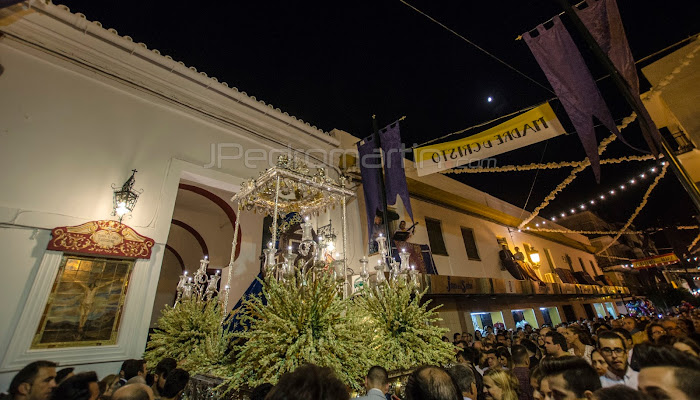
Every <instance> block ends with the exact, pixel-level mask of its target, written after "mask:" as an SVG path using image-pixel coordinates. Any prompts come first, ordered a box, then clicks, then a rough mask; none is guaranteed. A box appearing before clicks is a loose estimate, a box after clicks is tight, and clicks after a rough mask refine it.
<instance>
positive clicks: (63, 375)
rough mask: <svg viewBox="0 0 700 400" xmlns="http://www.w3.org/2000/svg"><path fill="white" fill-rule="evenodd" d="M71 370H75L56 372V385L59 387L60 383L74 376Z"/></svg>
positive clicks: (70, 368) (64, 369) (65, 369)
mask: <svg viewBox="0 0 700 400" xmlns="http://www.w3.org/2000/svg"><path fill="white" fill-rule="evenodd" d="M73 370H75V368H72V367H69V368H61V369H59V370H58V371H57V372H56V384H57V385H60V384H61V382H63V381H65V380H66V379H68V378H70V377H71V376H74V375H75V374H74V373H73Z"/></svg>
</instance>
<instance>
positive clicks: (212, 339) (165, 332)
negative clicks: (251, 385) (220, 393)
mask: <svg viewBox="0 0 700 400" xmlns="http://www.w3.org/2000/svg"><path fill="white" fill-rule="evenodd" d="M232 337H233V334H232V333H230V332H228V331H227V330H225V329H224V326H222V315H221V307H220V306H219V302H218V298H216V297H214V298H213V299H211V300H209V301H199V300H195V299H185V300H183V301H181V302H180V303H179V304H177V305H176V306H174V307H167V308H166V309H165V310H163V314H162V316H161V317H160V319H158V327H157V328H156V330H155V332H154V333H153V334H152V335H151V338H150V340H149V342H148V345H147V346H146V354H145V356H144V357H145V359H146V362H147V363H148V366H149V368H154V367H155V366H156V364H158V362H159V361H160V360H161V359H162V358H164V357H172V358H174V359H175V360H177V361H178V362H182V366H183V368H185V369H187V370H189V371H190V372H193V373H213V374H229V373H230V372H229V369H230V365H231V363H232V362H233V360H232V359H231V354H232V352H231V348H230V347H231V339H232Z"/></svg>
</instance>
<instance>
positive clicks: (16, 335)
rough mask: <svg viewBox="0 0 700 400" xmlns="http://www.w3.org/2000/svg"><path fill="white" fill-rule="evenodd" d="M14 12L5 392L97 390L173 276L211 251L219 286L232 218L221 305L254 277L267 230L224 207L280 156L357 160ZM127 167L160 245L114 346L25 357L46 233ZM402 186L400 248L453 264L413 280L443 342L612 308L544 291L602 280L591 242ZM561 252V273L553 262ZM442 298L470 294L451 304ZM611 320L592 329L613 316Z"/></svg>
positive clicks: (576, 290)
mask: <svg viewBox="0 0 700 400" xmlns="http://www.w3.org/2000/svg"><path fill="white" fill-rule="evenodd" d="M24 7H25V6H24V5H16V6H12V7H9V8H5V9H2V10H0V65H1V67H2V68H1V69H0V71H1V72H0V171H2V180H1V182H2V187H3V191H2V192H1V193H0V254H2V255H3V264H2V267H1V269H0V271H1V273H2V276H3V279H0V293H1V294H2V300H3V306H2V307H1V308H0V320H2V321H3V326H4V327H5V329H2V330H0V388H5V387H7V386H8V385H9V382H10V380H11V378H12V376H13V375H14V374H15V373H16V371H18V370H19V369H20V368H21V367H22V366H24V365H26V364H27V363H28V362H31V361H34V360H37V359H48V360H53V361H57V362H59V363H60V364H61V365H62V366H68V365H70V366H76V367H77V371H78V372H79V371H84V370H95V371H97V372H98V374H99V375H100V376H104V375H106V374H109V373H116V372H117V371H118V370H119V366H120V364H121V362H122V361H123V360H125V359H128V358H140V357H141V356H142V353H143V350H144V348H145V344H146V341H147V335H148V330H149V328H152V327H153V326H154V324H155V321H156V320H157V317H158V316H159V314H160V310H161V309H162V307H163V306H164V305H165V304H172V302H173V300H174V292H175V286H176V285H177V282H178V276H179V275H181V274H182V272H183V270H184V269H190V270H193V269H195V268H196V267H197V266H198V263H199V260H200V259H201V258H202V257H203V256H204V255H207V256H209V260H210V268H212V269H218V270H221V271H222V275H223V277H222V282H226V281H229V280H228V274H229V271H228V268H226V266H227V265H228V264H229V259H230V254H231V239H232V237H233V221H234V220H235V219H236V218H238V219H240V220H239V222H240V226H241V232H240V237H239V241H240V242H241V246H240V253H239V254H240V255H239V256H238V258H237V259H236V262H235V264H234V271H233V275H232V277H231V279H230V282H231V288H230V291H229V308H230V307H232V306H233V304H235V303H236V301H237V300H238V299H239V298H240V297H241V295H242V293H243V292H244V291H245V290H246V289H247V288H248V286H249V285H250V283H251V282H252V281H253V279H254V277H255V276H256V275H257V273H258V271H259V265H260V260H259V256H260V254H261V252H262V248H261V238H262V235H263V232H262V231H263V228H262V226H263V216H261V215H258V214H254V213H248V212H242V213H237V212H236V211H235V205H233V204H230V201H229V199H230V197H231V195H232V194H234V193H236V192H237V190H238V188H239V185H240V184H241V183H242V182H243V180H245V179H248V178H250V177H255V176H257V175H258V174H259V173H260V172H262V171H264V170H265V169H266V168H268V167H269V166H270V165H272V164H274V162H275V160H276V157H277V156H278V155H279V154H281V153H291V152H294V153H297V154H299V155H301V156H302V157H303V158H307V159H308V160H309V162H314V163H318V164H319V165H324V164H323V163H324V162H326V163H327V165H326V167H327V168H328V170H329V173H334V172H333V170H334V165H337V163H336V162H335V160H337V157H338V154H339V153H341V152H342V150H343V149H350V148H352V147H353V146H354V143H353V138H352V137H351V136H350V135H348V134H346V133H344V132H339V131H333V132H331V133H326V132H323V131H321V130H319V129H317V128H315V127H313V126H311V125H309V124H308V123H304V122H303V121H301V120H298V119H296V118H294V117H292V116H289V115H287V114H286V113H284V112H283V111H281V110H279V109H276V108H274V107H272V106H269V105H266V104H265V103H264V102H261V101H257V100H256V99H255V98H254V97H250V96H248V95H246V94H245V92H240V91H238V90H237V89H235V88H229V87H228V85H226V84H224V83H221V82H218V81H217V80H216V79H215V78H212V77H208V76H206V74H204V73H200V72H197V71H196V70H195V69H194V68H188V67H187V66H186V65H184V64H183V63H179V62H177V61H174V60H172V59H171V58H170V57H167V56H164V55H161V54H160V53H159V52H158V51H157V50H149V49H148V48H147V47H146V46H145V45H143V44H140V43H134V42H133V41H132V40H131V38H129V37H126V36H124V37H123V36H120V35H119V34H118V33H117V32H116V31H114V30H107V29H105V28H103V27H102V26H101V25H100V24H99V23H97V22H91V21H89V20H87V19H86V18H85V17H84V16H82V15H81V14H75V13H72V12H70V11H69V10H68V9H67V8H65V7H63V6H56V5H54V4H51V3H49V4H46V3H43V2H33V3H32V5H31V8H30V9H26V8H24ZM133 169H135V170H138V172H137V173H136V175H135V179H136V183H135V188H136V189H143V193H142V194H141V195H140V197H139V199H138V202H137V204H136V206H135V208H134V210H133V212H131V213H130V214H129V215H128V217H127V218H126V219H124V220H123V223H124V224H126V225H128V226H129V227H131V228H132V229H133V230H134V231H135V232H136V233H138V234H139V235H142V236H144V237H147V238H150V239H152V240H153V243H154V244H153V246H152V248H151V254H150V258H141V259H136V260H135V263H134V266H133V271H132V272H131V277H130V280H129V285H128V288H127V292H126V295H125V301H124V304H123V311H122V314H121V322H120V325H119V329H118V336H117V337H116V340H115V343H113V344H110V345H104V346H80V347H69V346H64V347H53V348H32V338H33V337H34V335H35V333H36V332H37V329H38V327H39V326H40V324H41V323H42V321H41V319H42V314H43V312H44V309H45V307H46V304H47V301H49V295H50V293H51V291H52V287H53V285H54V282H55V279H56V276H57V273H58V271H59V268H60V265H61V262H62V259H63V258H64V256H65V255H66V252H65V251H58V250H49V249H48V248H49V246H50V242H51V240H52V236H51V231H52V229H54V228H56V227H74V226H81V225H83V224H88V223H91V222H94V221H105V220H114V219H115V217H114V216H113V215H112V212H113V198H112V196H113V190H112V187H111V186H112V185H113V184H114V185H117V186H120V185H121V184H122V183H123V182H124V181H125V180H126V179H127V178H128V177H129V176H130V175H131V170H133ZM336 176H337V174H336ZM407 176H408V180H409V189H410V191H411V194H412V202H413V210H414V212H415V215H414V216H415V218H416V221H419V222H420V224H419V225H418V227H417V229H416V233H415V235H414V237H413V238H412V239H411V241H413V242H416V243H426V244H428V243H429V242H430V240H429V238H428V233H427V230H426V228H425V219H426V218H428V219H432V220H434V221H440V222H441V227H442V232H441V235H442V238H443V239H444V243H445V248H446V254H447V255H437V254H436V255H434V260H435V264H436V267H437V272H438V274H439V277H432V278H430V277H428V278H425V282H427V283H429V282H432V286H431V296H433V297H434V298H435V299H437V301H440V302H442V303H443V304H444V307H443V309H442V311H441V314H442V316H443V318H444V321H443V323H444V324H445V326H446V327H448V328H449V329H450V330H451V331H455V332H457V331H459V332H461V331H465V330H468V331H473V330H474V329H475V326H474V321H476V323H477V325H478V324H483V323H484V321H486V320H487V319H484V318H482V317H480V315H486V314H479V313H489V317H491V321H492V322H494V323H495V322H498V321H501V320H502V322H503V323H504V324H505V325H506V326H508V327H511V328H513V327H514V326H515V322H514V319H513V318H514V317H513V315H512V311H513V310H516V311H522V313H523V315H525V316H526V318H530V319H531V320H533V321H534V322H533V323H537V324H538V325H539V324H542V323H545V322H550V323H556V321H557V320H563V319H565V318H564V312H565V310H563V309H561V310H560V309H559V308H561V307H563V306H564V305H569V306H571V307H572V310H573V312H574V317H585V316H586V315H587V314H586V310H584V308H583V305H582V304H583V303H590V304H598V305H599V306H596V307H595V310H596V311H598V310H599V308H600V307H606V306H605V304H607V303H610V304H612V302H614V299H613V297H612V296H613V294H614V293H615V290H617V289H616V288H608V289H605V290H603V289H600V288H591V287H584V286H586V285H573V284H571V285H564V284H559V283H557V282H556V278H555V276H554V275H555V274H554V273H553V270H552V268H554V267H566V268H571V269H573V270H582V271H586V272H587V273H588V274H589V275H591V276H597V275H600V274H601V272H600V271H599V269H598V268H597V265H596V264H595V259H594V257H593V254H592V253H591V251H592V248H591V247H590V243H588V241H587V239H586V238H585V237H583V236H580V235H574V234H572V235H542V236H536V235H531V234H528V233H527V232H518V231H517V229H515V230H514V229H513V228H512V227H513V226H517V223H518V222H519V219H518V217H519V216H520V215H521V210H520V209H518V208H516V207H514V206H512V205H509V204H507V203H505V202H503V201H501V200H498V199H496V198H493V197H491V196H489V195H487V194H485V193H483V192H479V191H477V190H474V189H472V188H469V187H467V186H465V185H463V184H460V183H458V182H455V181H453V180H451V179H449V178H447V177H444V176H430V177H425V178H418V177H417V176H416V175H415V173H414V172H413V171H412V170H411V169H410V166H409V168H408V170H407ZM356 189H357V193H358V196H357V197H356V198H355V199H353V200H352V201H350V202H349V203H348V215H349V216H350V218H348V226H347V228H348V237H347V243H348V248H347V249H345V250H346V252H347V254H348V262H349V265H350V267H351V268H353V269H354V270H355V271H358V266H359V263H358V260H359V259H360V258H361V257H362V256H364V255H365V254H366V248H367V246H366V243H367V233H366V221H365V216H364V215H365V214H364V205H363V203H364V202H363V200H362V194H361V193H362V190H361V187H359V186H357V187H356ZM397 213H399V215H401V216H402V217H403V218H404V219H405V218H406V216H405V215H403V214H404V213H403V211H402V210H401V209H397ZM330 220H332V221H333V224H334V226H335V227H336V232H340V226H339V225H337V224H338V222H339V221H340V220H341V219H340V211H339V210H337V209H336V210H329V211H328V212H327V213H325V214H322V215H321V216H320V217H319V220H318V221H316V222H317V225H323V224H326V223H328V221H330ZM462 228H467V229H471V230H472V231H473V236H474V242H475V246H476V249H477V253H478V257H477V258H478V259H475V257H474V256H473V254H471V255H468V254H467V251H466V248H465V242H464V238H463V234H462V231H463V229H462ZM498 238H504V240H505V241H506V242H507V243H508V244H509V245H510V246H511V248H512V247H513V246H519V247H521V248H523V249H524V248H525V245H527V246H528V248H534V249H537V250H538V251H539V253H540V254H541V255H542V261H541V263H540V266H539V268H540V275H541V277H542V279H544V280H549V281H551V282H549V283H546V284H544V286H542V285H539V286H538V288H535V287H534V286H533V284H532V283H530V282H526V283H523V282H522V281H516V280H514V279H513V278H512V276H510V275H509V274H508V272H506V271H503V270H501V268H500V264H499V260H498V250H499V249H500V247H499V245H498V243H497V239H498ZM566 256H568V257H569V259H570V260H573V263H572V265H570V266H564V265H561V264H563V263H564V261H562V260H563V259H566ZM579 260H581V261H580V262H579ZM547 274H550V277H549V278H547ZM447 277H455V278H454V279H455V280H453V281H452V282H453V283H454V285H452V286H450V285H446V286H445V285H444V284H445V282H446V281H445V279H447ZM457 278H459V279H457ZM462 278H464V279H467V278H468V279H472V281H467V280H464V279H462ZM431 279H432V280H431ZM460 279H461V280H460ZM455 282H458V283H455ZM469 282H471V283H469ZM441 285H442V286H441ZM443 286H445V287H453V288H457V287H459V288H464V289H463V290H462V289H460V290H461V292H459V291H458V292H457V293H453V292H449V291H448V290H447V289H440V288H441V287H443ZM620 289H621V288H620ZM455 290H456V289H455ZM582 300H583V302H582ZM557 307H559V308H557ZM614 307H615V306H613V308H611V309H610V310H609V311H606V310H607V309H604V310H603V315H605V314H606V312H607V313H610V314H613V313H617V312H619V310H614ZM618 308H619V307H618ZM531 310H532V313H530V311H531ZM545 311H546V313H545ZM499 312H500V313H501V314H503V315H502V317H500V320H499V316H498V315H497V313H499ZM559 313H561V315H559ZM472 314H473V315H472ZM555 314H556V315H557V316H556V317H554V315H555ZM474 315H476V317H474ZM545 315H546V317H545ZM475 318H476V319H475Z"/></svg>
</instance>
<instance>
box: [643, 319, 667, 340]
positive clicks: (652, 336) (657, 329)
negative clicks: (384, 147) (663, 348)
mask: <svg viewBox="0 0 700 400" xmlns="http://www.w3.org/2000/svg"><path fill="white" fill-rule="evenodd" d="M646 331H647V337H648V338H649V341H650V342H651V343H655V344H656V343H658V340H659V338H660V337H661V336H664V335H665V334H666V329H664V327H663V326H662V325H661V324H659V323H658V322H652V323H650V324H649V325H647V329H646Z"/></svg>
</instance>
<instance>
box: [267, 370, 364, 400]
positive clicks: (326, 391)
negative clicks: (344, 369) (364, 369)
mask: <svg viewBox="0 0 700 400" xmlns="http://www.w3.org/2000/svg"><path fill="white" fill-rule="evenodd" d="M266 399H267V400H326V399H328V400H330V399H333V400H335V399H338V400H348V399H350V394H349V393H348V391H347V389H346V388H345V384H344V383H343V382H342V381H341V380H340V379H338V377H337V376H336V375H335V373H334V372H333V370H332V369H330V368H328V367H319V366H317V365H314V364H304V365H302V366H301V367H299V368H297V369H295V370H294V371H292V372H287V373H285V374H283V375H282V376H281V377H280V379H279V382H277V385H275V387H274V388H273V389H272V390H271V391H270V393H268V395H267V397H266Z"/></svg>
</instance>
